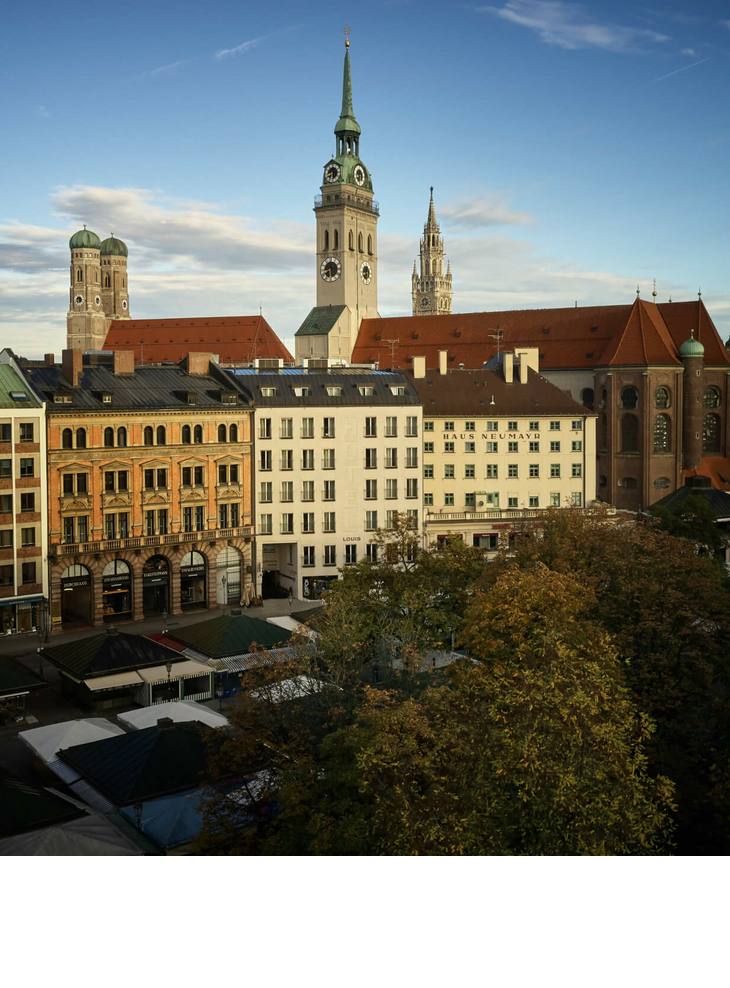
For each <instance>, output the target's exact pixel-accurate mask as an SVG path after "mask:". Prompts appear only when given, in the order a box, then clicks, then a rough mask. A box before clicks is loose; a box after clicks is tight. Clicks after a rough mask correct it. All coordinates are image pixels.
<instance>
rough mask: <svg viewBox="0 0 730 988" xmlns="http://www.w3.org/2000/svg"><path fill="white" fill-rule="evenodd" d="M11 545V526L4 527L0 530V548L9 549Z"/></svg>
mask: <svg viewBox="0 0 730 988" xmlns="http://www.w3.org/2000/svg"><path fill="white" fill-rule="evenodd" d="M12 546H13V530H12V528H4V529H2V530H0V548H2V549H11V548H12Z"/></svg>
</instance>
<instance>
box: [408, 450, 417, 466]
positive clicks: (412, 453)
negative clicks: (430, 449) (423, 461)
mask: <svg viewBox="0 0 730 988" xmlns="http://www.w3.org/2000/svg"><path fill="white" fill-rule="evenodd" d="M417 466H418V448H417V447H416V446H408V447H406V467H417Z"/></svg>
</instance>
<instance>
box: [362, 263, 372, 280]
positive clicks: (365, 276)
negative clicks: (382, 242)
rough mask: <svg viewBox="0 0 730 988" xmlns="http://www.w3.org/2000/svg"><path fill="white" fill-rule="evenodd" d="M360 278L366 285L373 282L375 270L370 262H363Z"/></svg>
mask: <svg viewBox="0 0 730 988" xmlns="http://www.w3.org/2000/svg"><path fill="white" fill-rule="evenodd" d="M360 277H361V278H362V280H363V283H364V284H365V285H369V284H370V282H371V281H372V280H373V269H372V265H371V264H370V262H369V261H363V262H362V264H361V265H360Z"/></svg>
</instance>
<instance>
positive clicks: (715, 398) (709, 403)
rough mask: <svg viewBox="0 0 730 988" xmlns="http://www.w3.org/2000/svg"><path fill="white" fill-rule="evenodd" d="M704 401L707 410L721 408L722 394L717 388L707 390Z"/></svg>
mask: <svg viewBox="0 0 730 988" xmlns="http://www.w3.org/2000/svg"><path fill="white" fill-rule="evenodd" d="M703 401H704V405H705V408H719V407H720V392H719V391H718V389H717V388H705V395H704V399H703Z"/></svg>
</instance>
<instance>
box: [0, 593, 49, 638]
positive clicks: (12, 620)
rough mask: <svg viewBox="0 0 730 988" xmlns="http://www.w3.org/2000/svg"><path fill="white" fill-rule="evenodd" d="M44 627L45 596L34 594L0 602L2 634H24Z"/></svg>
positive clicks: (0, 632)
mask: <svg viewBox="0 0 730 988" xmlns="http://www.w3.org/2000/svg"><path fill="white" fill-rule="evenodd" d="M42 629H43V597H41V596H40V595H38V594H34V595H33V596H32V597H24V598H23V599H22V600H13V601H9V602H8V603H6V604H0V634H3V635H24V634H27V633H28V632H30V631H41V630H42Z"/></svg>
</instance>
